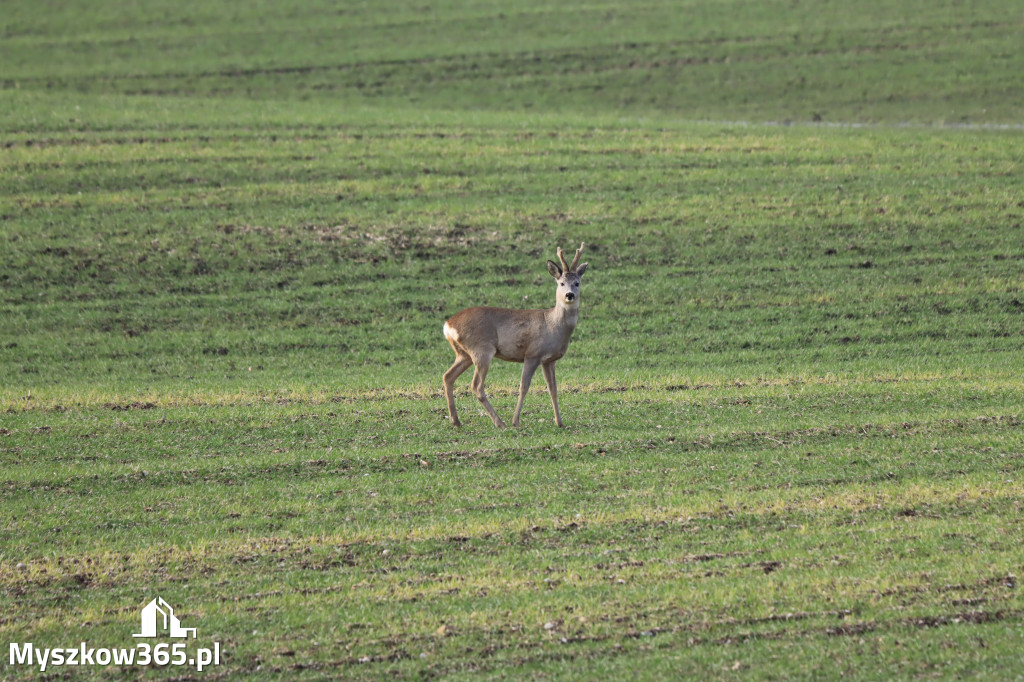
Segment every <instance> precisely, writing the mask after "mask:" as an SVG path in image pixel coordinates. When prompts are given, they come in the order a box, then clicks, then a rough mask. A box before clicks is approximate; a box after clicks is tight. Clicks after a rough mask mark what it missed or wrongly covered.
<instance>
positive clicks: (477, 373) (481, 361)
mask: <svg viewBox="0 0 1024 682" xmlns="http://www.w3.org/2000/svg"><path fill="white" fill-rule="evenodd" d="M493 358H494V354H493V353H491V354H488V355H480V356H477V357H474V358H473V364H474V365H476V369H475V370H474V371H473V393H474V394H475V395H476V397H477V400H479V401H480V403H481V404H482V405H483V406H484V409H485V410H487V414H488V415H490V417H491V421H492V422H494V425H495V426H497V427H502V426H505V422H503V421H501V417H499V416H498V413H497V412H495V411H494V407H492V406H491V401H490V400H488V399H487V391H485V390H484V381H485V380H486V379H487V370H488V369H490V367H491V360H492V359H493Z"/></svg>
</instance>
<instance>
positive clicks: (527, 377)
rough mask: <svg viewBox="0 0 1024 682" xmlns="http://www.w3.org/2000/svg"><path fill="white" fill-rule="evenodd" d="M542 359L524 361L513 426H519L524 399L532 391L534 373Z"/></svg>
mask: <svg viewBox="0 0 1024 682" xmlns="http://www.w3.org/2000/svg"><path fill="white" fill-rule="evenodd" d="M539 364H540V360H537V359H531V358H527V359H526V360H524V361H523V379H522V381H520V382H519V402H517V403H516V413H515V415H514V416H513V417H512V426H519V413H520V412H522V411H523V401H525V400H526V394H527V393H529V392H530V382H531V381H532V380H533V373H534V372H536V371H537V365H539Z"/></svg>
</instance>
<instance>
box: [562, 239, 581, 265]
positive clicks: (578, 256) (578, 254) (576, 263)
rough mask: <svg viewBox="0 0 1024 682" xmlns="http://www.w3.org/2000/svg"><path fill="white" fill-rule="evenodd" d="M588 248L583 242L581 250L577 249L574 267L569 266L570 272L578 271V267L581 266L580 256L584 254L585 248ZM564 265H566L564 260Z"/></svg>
mask: <svg viewBox="0 0 1024 682" xmlns="http://www.w3.org/2000/svg"><path fill="white" fill-rule="evenodd" d="M584 246H586V244H584V243H583V242H580V248H578V249H576V257H575V258H573V259H572V265H570V266H569V271H570V272H575V271H576V266H577V265H579V264H580V254H581V253H583V247H584ZM562 263H565V261H564V260H563V261H562Z"/></svg>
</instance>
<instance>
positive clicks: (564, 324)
mask: <svg viewBox="0 0 1024 682" xmlns="http://www.w3.org/2000/svg"><path fill="white" fill-rule="evenodd" d="M579 317H580V304H579V303H576V304H575V305H567V304H566V303H563V302H562V301H558V302H556V303H555V307H554V308H552V309H551V310H549V311H548V314H547V318H548V321H549V322H550V323H551V325H552V326H553V327H560V328H562V329H565V330H566V331H567V332H569V333H570V334H571V333H572V330H573V329H575V328H576V322H577V321H579Z"/></svg>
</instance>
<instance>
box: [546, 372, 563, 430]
mask: <svg viewBox="0 0 1024 682" xmlns="http://www.w3.org/2000/svg"><path fill="white" fill-rule="evenodd" d="M541 370H543V372H544V381H546V382H547V384H548V393H550V394H551V407H553V408H555V424H556V425H557V426H565V424H563V423H562V415H561V414H559V412H558V384H557V383H555V363H553V362H549V363H547V364H544V365H541Z"/></svg>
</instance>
